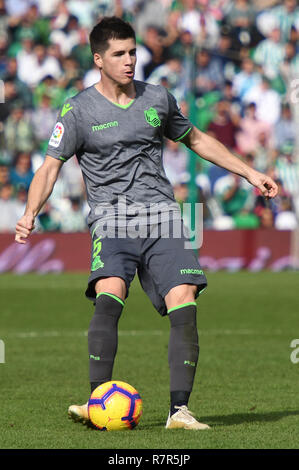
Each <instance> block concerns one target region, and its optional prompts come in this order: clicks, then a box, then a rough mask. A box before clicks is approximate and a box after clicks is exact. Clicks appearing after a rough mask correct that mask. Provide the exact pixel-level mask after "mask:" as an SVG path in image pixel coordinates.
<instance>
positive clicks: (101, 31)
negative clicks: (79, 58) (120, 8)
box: [89, 16, 136, 54]
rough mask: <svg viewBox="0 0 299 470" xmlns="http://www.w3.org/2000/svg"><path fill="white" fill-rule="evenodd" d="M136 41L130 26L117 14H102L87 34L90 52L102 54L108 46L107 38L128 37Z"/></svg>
mask: <svg viewBox="0 0 299 470" xmlns="http://www.w3.org/2000/svg"><path fill="white" fill-rule="evenodd" d="M129 38H133V39H134V41H136V35H135V31H134V29H133V28H132V26H131V25H130V24H129V23H127V22H126V21H123V20H122V19H120V18H118V17H117V16H104V17H103V18H102V20H101V21H100V22H99V23H98V24H97V25H96V26H95V27H94V28H93V30H92V31H91V33H90V35H89V42H90V48H91V52H92V54H95V53H98V54H103V53H104V52H105V51H106V50H107V49H108V47H109V44H108V41H109V39H129Z"/></svg>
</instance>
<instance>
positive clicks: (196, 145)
mask: <svg viewBox="0 0 299 470" xmlns="http://www.w3.org/2000/svg"><path fill="white" fill-rule="evenodd" d="M181 142H183V143H184V144H185V145H186V146H187V147H188V148H190V149H191V150H192V151H193V152H194V153H196V154H197V155H199V156H200V157H202V158H204V159H205V160H208V161H210V162H212V163H214V164H215V165H218V166H220V167H222V168H225V169H226V170H228V171H231V172H232V173H235V174H237V175H239V176H242V177H243V178H245V179H246V180H247V181H249V183H251V184H252V185H253V186H256V187H257V188H258V189H259V190H260V191H261V192H262V194H263V196H265V197H266V198H273V197H275V196H276V194H277V189H278V188H277V185H276V183H275V182H274V181H273V180H272V178H271V177H270V176H268V175H265V174H263V173H260V172H259V171H257V170H254V169H253V168H251V167H249V166H248V165H246V163H244V162H243V161H242V160H240V158H238V157H236V156H235V155H233V154H232V153H231V152H230V151H229V150H228V149H227V148H226V147H225V146H224V145H223V144H222V143H221V142H219V141H218V140H216V139H214V138H213V137H211V136H209V135H208V134H205V133H204V132H201V131H200V130H199V129H197V128H196V127H193V128H192V130H191V131H190V132H189V133H188V134H187V135H186V136H185V137H184V138H183V139H182V140H181Z"/></svg>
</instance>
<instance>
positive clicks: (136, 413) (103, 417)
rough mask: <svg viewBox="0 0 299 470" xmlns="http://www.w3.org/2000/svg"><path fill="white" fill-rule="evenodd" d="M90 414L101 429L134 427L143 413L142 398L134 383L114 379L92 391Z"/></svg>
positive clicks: (112, 429) (113, 429)
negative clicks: (133, 385)
mask: <svg viewBox="0 0 299 470" xmlns="http://www.w3.org/2000/svg"><path fill="white" fill-rule="evenodd" d="M88 414H89V419H90V421H91V422H92V423H93V424H94V425H95V426H96V427H97V428H98V429H100V430H101V431H121V430H125V429H134V428H135V427H136V426H137V424H138V423H139V420H140V418H141V415H142V399H141V397H140V395H139V393H138V392H137V390H136V389H135V388H134V387H132V385H129V384H127V383H126V382H121V381H120V380H112V381H110V382H106V383H104V384H102V385H99V386H98V387H97V388H96V389H95V390H94V391H93V392H92V394H91V396H90V399H89V402H88Z"/></svg>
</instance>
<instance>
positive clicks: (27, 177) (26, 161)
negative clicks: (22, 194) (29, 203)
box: [10, 152, 34, 191]
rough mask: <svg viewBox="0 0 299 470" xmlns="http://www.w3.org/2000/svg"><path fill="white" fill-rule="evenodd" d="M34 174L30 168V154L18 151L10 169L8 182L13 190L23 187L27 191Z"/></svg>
mask: <svg viewBox="0 0 299 470" xmlns="http://www.w3.org/2000/svg"><path fill="white" fill-rule="evenodd" d="M33 176H34V174H33V171H32V169H31V155H30V153H26V152H19V153H18V154H17V155H16V157H15V159H14V162H13V165H12V168H11V170H10V182H11V184H12V185H13V186H14V188H15V190H19V189H20V188H25V190H26V191H28V189H29V186H30V183H31V181H32V178H33Z"/></svg>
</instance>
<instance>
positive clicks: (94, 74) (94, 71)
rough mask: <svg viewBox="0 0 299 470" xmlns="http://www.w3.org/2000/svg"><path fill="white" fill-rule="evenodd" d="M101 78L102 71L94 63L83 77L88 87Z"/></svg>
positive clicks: (85, 86)
mask: <svg viewBox="0 0 299 470" xmlns="http://www.w3.org/2000/svg"><path fill="white" fill-rule="evenodd" d="M100 79H101V72H100V71H99V69H98V67H97V66H96V65H95V64H93V66H92V68H91V69H90V70H88V72H86V74H85V75H84V77H83V84H84V88H88V87H89V86H92V85H94V84H95V83H96V82H98V81H99V80H100Z"/></svg>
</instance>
